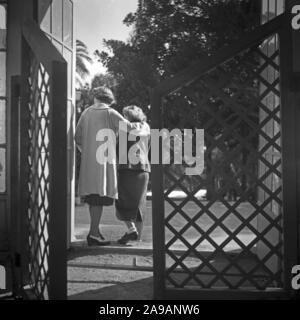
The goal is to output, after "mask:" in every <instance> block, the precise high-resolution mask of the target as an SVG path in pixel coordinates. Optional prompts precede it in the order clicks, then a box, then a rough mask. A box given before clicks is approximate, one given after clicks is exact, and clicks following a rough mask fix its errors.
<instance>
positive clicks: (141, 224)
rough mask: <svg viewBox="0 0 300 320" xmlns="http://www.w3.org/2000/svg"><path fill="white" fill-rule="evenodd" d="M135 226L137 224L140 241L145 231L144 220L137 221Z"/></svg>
mask: <svg viewBox="0 0 300 320" xmlns="http://www.w3.org/2000/svg"><path fill="white" fill-rule="evenodd" d="M135 226H136V229H137V232H138V234H139V235H138V241H140V240H141V237H142V231H143V227H144V223H143V221H137V222H136V223H135Z"/></svg>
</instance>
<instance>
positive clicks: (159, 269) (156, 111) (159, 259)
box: [150, 90, 165, 299]
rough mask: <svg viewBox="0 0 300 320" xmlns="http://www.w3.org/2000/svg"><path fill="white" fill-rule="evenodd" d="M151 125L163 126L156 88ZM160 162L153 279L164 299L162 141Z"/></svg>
mask: <svg viewBox="0 0 300 320" xmlns="http://www.w3.org/2000/svg"><path fill="white" fill-rule="evenodd" d="M150 97H151V127H152V128H153V129H161V128H162V114H161V107H162V98H161V96H160V95H159V93H158V92H157V91H156V90H152V91H151V95H150ZM157 147H158V148H159V164H155V165H151V189H152V233H153V236H152V238H153V281H154V288H153V289H154V299H163V298H164V293H165V277H164V274H165V249H164V248H165V224H164V218H165V204H164V189H163V184H164V181H163V167H162V163H161V157H162V155H161V152H162V149H161V141H160V142H159V145H158V146H157Z"/></svg>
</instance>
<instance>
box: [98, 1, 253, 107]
mask: <svg viewBox="0 0 300 320" xmlns="http://www.w3.org/2000/svg"><path fill="white" fill-rule="evenodd" d="M258 18H259V13H258V6H257V1H253V0H201V1H200V0H165V1H157V0H146V1H144V2H143V5H142V2H140V3H139V7H138V9H137V11H136V12H135V13H129V14H128V15H127V16H126V17H125V19H124V21H123V22H124V23H125V24H126V25H127V26H129V27H132V28H133V32H132V34H131V37H130V39H129V40H128V41H127V42H122V41H118V40H104V45H105V47H106V50H104V51H102V52H99V51H97V52H96V54H97V55H98V57H99V60H100V61H101V62H102V63H103V64H104V65H105V66H106V67H107V69H108V71H109V72H110V73H111V74H113V75H114V76H115V78H116V79H117V82H118V86H117V98H118V101H119V103H120V104H122V105H124V104H131V103H136V104H139V105H141V106H142V107H143V108H146V107H147V106H148V105H149V89H150V88H151V87H153V86H155V85H156V84H157V83H159V81H161V80H162V79H164V78H167V77H171V76H173V75H175V74H176V73H177V72H179V71H181V70H182V69H184V68H185V67H187V66H189V65H190V64H191V63H192V62H193V61H195V60H198V59H199V58H201V57H202V56H204V55H208V54H212V53H213V52H215V51H216V50H218V49H220V48H221V47H223V46H224V45H226V44H229V43H232V42H233V41H234V39H235V38H236V37H238V36H239V35H240V34H241V33H242V32H244V31H245V30H247V29H250V28H252V27H253V26H255V25H256V24H257V23H258Z"/></svg>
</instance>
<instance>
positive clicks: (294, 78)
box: [150, 10, 300, 299]
mask: <svg viewBox="0 0 300 320" xmlns="http://www.w3.org/2000/svg"><path fill="white" fill-rule="evenodd" d="M290 18H291V16H290V13H289V10H287V11H286V13H283V14H281V15H280V16H278V17H276V18H275V19H273V20H272V21H270V22H268V23H266V24H264V25H262V26H259V27H257V28H256V29H255V30H254V31H251V32H249V33H246V34H245V35H243V36H242V37H241V38H240V39H239V40H237V41H235V42H234V44H232V45H230V46H225V47H224V48H221V49H220V50H218V52H217V53H216V54H215V55H213V56H209V57H205V58H202V59H201V60H200V61H198V62H195V63H194V64H192V65H191V66H190V67H188V68H186V69H185V70H183V71H182V72H180V73H178V74H177V75H175V76H174V77H172V78H169V79H166V80H163V81H162V82H161V83H160V84H159V85H158V86H156V87H155V88H153V89H152V90H151V93H150V95H151V125H152V128H154V129H162V105H163V101H162V100H163V97H164V96H166V95H168V94H170V93H172V92H174V91H176V90H178V89H179V88H181V87H182V86H184V85H187V84H189V83H191V82H193V81H194V80H196V79H198V78H200V77H201V75H203V74H205V73H207V72H208V71H210V70H212V69H214V68H215V67H216V66H218V65H219V64H221V63H223V62H225V61H227V60H229V59H230V58H231V57H233V56H235V55H236V54H238V53H240V52H242V51H243V50H246V49H247V48H249V47H251V46H254V45H256V44H257V43H258V42H259V41H261V40H263V39H265V38H267V37H268V36H269V35H271V34H272V33H275V32H277V33H278V34H279V35H280V63H281V66H280V68H281V69H280V72H281V73H280V86H281V105H282V109H284V110H285V112H284V113H283V114H282V155H283V164H282V170H283V179H282V181H283V199H284V200H283V210H284V212H288V214H287V215H285V216H284V226H283V235H284V294H283V293H282V292H278V293H276V292H273V293H270V292H267V291H261V292H259V291H243V290H236V291H238V292H234V290H213V289H199V290H177V289H168V290H167V289H166V287H165V270H166V264H165V222H164V190H163V176H164V174H163V173H164V171H163V166H162V164H157V165H152V176H151V177H152V180H151V181H152V220H153V260H154V261H153V263H154V297H155V299H165V298H167V299H195V298H196V297H197V298H200V299H234V298H237V299H241V298H245V299H248V298H254V299H257V298H264V297H266V298H271V297H273V298H279V297H287V296H290V295H295V294H298V293H296V292H295V291H293V289H292V288H291V279H292V274H291V270H292V266H294V265H296V264H300V257H299V249H300V243H299V234H300V230H299V213H298V211H299V210H300V197H299V194H298V193H299V190H300V143H299V142H298V141H300V139H299V137H300V126H299V123H300V110H299V105H300V80H299V75H295V74H293V69H292V68H293V67H292V61H293V59H292V54H293V44H292V28H291V24H290V21H291V19H290ZM297 137H298V139H297ZM295 173H296V174H295ZM286 186H287V187H286ZM297 194H298V196H297Z"/></svg>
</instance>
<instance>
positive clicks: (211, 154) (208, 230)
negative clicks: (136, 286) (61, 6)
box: [151, 14, 299, 299]
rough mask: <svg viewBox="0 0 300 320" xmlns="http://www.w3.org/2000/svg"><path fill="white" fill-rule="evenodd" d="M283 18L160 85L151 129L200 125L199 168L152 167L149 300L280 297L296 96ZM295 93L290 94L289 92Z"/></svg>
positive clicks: (285, 280)
mask: <svg viewBox="0 0 300 320" xmlns="http://www.w3.org/2000/svg"><path fill="white" fill-rule="evenodd" d="M288 23H289V20H288V17H287V16H286V14H282V15H280V16H278V17H277V18H275V19H274V20H272V21H271V22H268V23H266V24H265V25H262V26H260V27H259V28H257V29H256V30H254V31H253V32H251V33H249V34H247V35H245V36H244V37H243V38H242V39H240V40H239V41H237V42H236V43H235V44H234V45H232V46H228V47H225V48H223V49H222V50H220V51H219V52H218V53H217V54H215V55H214V56H211V57H208V58H205V59H202V60H201V61H199V63H196V64H194V65H193V66H192V67H190V68H188V69H187V70H184V71H183V72H181V73H180V74H178V75H177V76H174V77H173V78H171V79H168V80H165V81H163V82H162V83H160V84H159V85H158V86H157V87H156V88H154V89H153V91H152V95H151V110H152V127H153V128H158V129H161V128H167V129H170V130H171V129H174V128H182V129H183V128H189V129H194V130H195V129H196V128H198V129H199V128H201V129H204V134H205V137H204V141H205V152H204V162H205V167H204V171H203V173H202V174H201V175H198V176H187V175H186V174H185V168H186V167H187V166H188V165H187V164H183V165H179V164H175V163H174V161H173V163H172V159H171V162H170V164H159V165H153V168H152V190H153V191H152V192H153V194H152V196H153V202H152V203H153V247H154V292H155V296H156V297H157V298H180V299H185V298H188V299H190V298H194V299H195V298H225V299H226V298H248V297H254V298H258V297H261V298H263V297H265V298H268V297H269V298H271V297H284V296H285V297H286V296H287V295H288V294H289V293H290V292H291V291H292V290H291V288H290V285H291V269H292V266H293V265H295V264H297V251H298V248H297V234H298V230H297V228H298V227H297V196H296V184H297V181H296V172H297V170H296V169H297V168H296V157H297V154H296V139H295V137H296V134H297V133H296V130H297V129H296V126H295V123H296V122H295V121H296V120H295V119H296V117H297V113H296V100H295V96H293V88H292V87H293V78H292V66H291V60H292V59H291V54H292V47H291V32H290V26H289V25H288ZM298 89H299V88H298Z"/></svg>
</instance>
